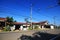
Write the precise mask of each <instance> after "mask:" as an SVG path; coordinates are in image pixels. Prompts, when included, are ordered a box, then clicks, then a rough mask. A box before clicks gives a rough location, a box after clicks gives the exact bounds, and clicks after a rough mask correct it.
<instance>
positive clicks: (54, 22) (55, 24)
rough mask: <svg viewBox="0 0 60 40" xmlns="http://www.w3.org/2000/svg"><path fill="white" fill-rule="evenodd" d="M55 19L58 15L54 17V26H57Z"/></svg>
mask: <svg viewBox="0 0 60 40" xmlns="http://www.w3.org/2000/svg"><path fill="white" fill-rule="evenodd" d="M55 19H56V16H54V17H53V20H54V26H56V21H55Z"/></svg>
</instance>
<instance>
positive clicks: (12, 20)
mask: <svg viewBox="0 0 60 40" xmlns="http://www.w3.org/2000/svg"><path fill="white" fill-rule="evenodd" d="M6 19H7V21H6V22H8V24H7V25H9V26H13V22H16V20H14V19H13V17H6Z"/></svg>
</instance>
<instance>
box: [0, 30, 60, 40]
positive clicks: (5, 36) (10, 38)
mask: <svg viewBox="0 0 60 40" xmlns="http://www.w3.org/2000/svg"><path fill="white" fill-rule="evenodd" d="M36 32H46V33H49V34H60V29H54V30H31V31H20V32H0V40H17V39H18V38H19V37H21V36H22V35H28V36H32V34H33V33H36Z"/></svg>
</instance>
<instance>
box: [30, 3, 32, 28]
mask: <svg viewBox="0 0 60 40" xmlns="http://www.w3.org/2000/svg"><path fill="white" fill-rule="evenodd" d="M30 22H31V28H32V29H33V26H32V4H31V7H30Z"/></svg>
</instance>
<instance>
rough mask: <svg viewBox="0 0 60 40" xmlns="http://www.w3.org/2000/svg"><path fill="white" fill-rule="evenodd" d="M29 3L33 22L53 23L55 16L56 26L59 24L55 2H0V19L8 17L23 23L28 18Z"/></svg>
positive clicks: (50, 0) (51, 0) (52, 0)
mask: <svg viewBox="0 0 60 40" xmlns="http://www.w3.org/2000/svg"><path fill="white" fill-rule="evenodd" d="M31 3H32V21H33V22H40V21H45V20H48V21H49V23H53V22H54V20H53V17H54V16H56V19H55V21H56V24H57V25H59V24H60V6H59V5H58V6H56V5H57V0H0V17H6V16H10V17H13V18H14V19H15V20H16V21H18V22H25V21H24V19H25V18H29V17H30V7H31ZM55 6H56V7H55Z"/></svg>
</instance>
